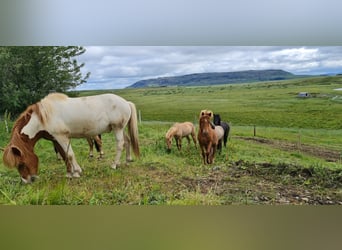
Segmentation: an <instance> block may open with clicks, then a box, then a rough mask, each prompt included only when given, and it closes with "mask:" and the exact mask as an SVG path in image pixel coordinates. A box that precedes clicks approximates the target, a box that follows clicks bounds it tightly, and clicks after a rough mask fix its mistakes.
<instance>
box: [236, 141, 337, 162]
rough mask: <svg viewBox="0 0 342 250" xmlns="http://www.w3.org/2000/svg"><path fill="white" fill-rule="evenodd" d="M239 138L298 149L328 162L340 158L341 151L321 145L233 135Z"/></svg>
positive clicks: (285, 148)
mask: <svg viewBox="0 0 342 250" xmlns="http://www.w3.org/2000/svg"><path fill="white" fill-rule="evenodd" d="M234 138H236V139H239V140H246V141H254V142H257V143H261V144H267V145H269V146H272V147H275V148H279V149H282V150H286V151H300V152H303V153H306V154H309V155H311V156H315V157H318V158H322V159H325V160H326V161H329V162H337V161H339V160H341V153H340V152H338V151H335V150H330V149H326V148H322V147H316V146H311V145H305V144H300V145H298V144H296V143H291V142H286V141H279V140H270V139H265V138H258V137H241V136H236V137H234Z"/></svg>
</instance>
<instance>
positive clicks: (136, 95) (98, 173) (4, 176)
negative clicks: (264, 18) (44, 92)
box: [0, 77, 342, 205]
mask: <svg viewBox="0 0 342 250" xmlns="http://www.w3.org/2000/svg"><path fill="white" fill-rule="evenodd" d="M341 86H342V78H341V77H318V78H312V79H298V80H289V81H282V82H265V83H259V84H239V85H220V86H211V87H198V88H195V87H192V88H182V87H173V88H149V89H123V90H113V91H84V92H80V95H92V94H98V93H102V92H112V93H116V94H118V95H120V96H122V97H124V98H126V99H127V100H130V101H133V102H134V103H135V104H136V106H137V109H138V110H139V111H140V113H141V119H142V122H141V123H140V124H139V138H140V147H141V158H140V159H135V161H134V162H133V163H130V164H129V165H124V164H123V165H122V166H121V167H120V168H119V169H117V170H112V169H110V167H109V166H110V163H111V161H112V160H113V158H114V152H115V147H114V144H115V141H114V137H113V135H112V134H104V135H103V141H104V142H103V144H104V151H105V158H104V159H102V160H100V161H98V160H96V159H89V158H88V156H87V155H88V145H87V142H86V140H84V139H73V140H72V145H73V149H74V151H75V154H76V157H77V160H78V162H79V164H80V165H81V167H82V168H83V171H84V172H83V175H82V176H81V178H79V179H71V180H69V179H66V178H65V174H66V168H65V165H64V163H63V162H62V161H58V160H57V159H56V156H55V154H54V151H53V147H52V143H51V142H48V141H44V140H41V141H39V142H38V143H37V145H36V148H35V150H36V153H37V155H38V156H39V159H40V172H39V175H40V179H39V180H38V181H37V182H35V183H34V184H32V185H22V184H21V183H20V179H19V175H18V173H17V171H16V170H9V169H7V168H5V167H4V166H3V163H2V162H1V163H0V203H1V204H16V205H22V204H43V205H45V204H94V205H100V204H137V205H138V204H141V205H143V204H156V205H157V204H159V205H161V204H170V205H197V204H208V205H218V204H342V191H341V186H342V159H341V158H342V129H341V128H342V123H341V121H342V112H341V111H342V92H341V91H336V90H334V89H337V88H340V87H341ZM302 91H306V92H309V93H311V95H312V98H306V99H302V98H298V97H297V94H298V92H302ZM201 109H212V110H213V111H214V112H215V113H220V115H221V117H222V118H223V120H225V121H229V122H230V124H231V128H232V129H231V133H230V137H229V142H228V147H227V148H224V149H223V152H222V153H221V154H220V155H217V157H216V160H215V163H214V164H213V165H210V166H208V165H203V164H202V159H201V156H200V152H199V149H198V148H197V149H196V148H195V147H194V145H193V144H191V145H190V147H189V148H188V147H187V142H186V140H184V141H183V144H184V145H183V150H182V151H181V152H179V151H177V150H176V149H175V148H176V147H175V146H173V149H172V152H171V153H170V154H168V153H167V152H166V150H165V142H164V135H165V133H166V131H167V130H168V128H169V127H170V126H171V125H172V123H173V122H176V121H192V122H194V123H195V124H196V126H197V120H198V115H199V111H200V110H201ZM10 125H11V124H10ZM254 125H255V126H256V136H254ZM9 138H10V134H8V133H6V128H5V123H4V121H3V120H2V121H1V122H0V140H1V144H0V147H2V148H3V147H5V146H6V144H7V143H8V141H9ZM122 159H124V154H123V157H122Z"/></svg>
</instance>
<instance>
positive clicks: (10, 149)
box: [3, 138, 38, 183]
mask: <svg viewBox="0 0 342 250" xmlns="http://www.w3.org/2000/svg"><path fill="white" fill-rule="evenodd" d="M12 141H13V138H12ZM12 141H11V142H10V144H9V145H8V146H7V147H6V148H5V150H4V155H3V161H4V164H5V165H6V166H7V167H9V168H16V169H17V170H18V172H19V175H20V177H21V180H22V181H23V182H24V183H31V182H33V181H34V180H35V179H36V178H37V173H38V157H37V155H36V154H35V153H34V151H33V147H31V146H30V144H24V143H23V142H20V141H16V143H17V144H14V142H12Z"/></svg>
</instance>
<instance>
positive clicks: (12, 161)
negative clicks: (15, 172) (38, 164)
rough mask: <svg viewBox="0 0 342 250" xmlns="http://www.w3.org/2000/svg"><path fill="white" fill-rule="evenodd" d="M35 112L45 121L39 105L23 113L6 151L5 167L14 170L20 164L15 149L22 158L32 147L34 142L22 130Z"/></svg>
mask: <svg viewBox="0 0 342 250" xmlns="http://www.w3.org/2000/svg"><path fill="white" fill-rule="evenodd" d="M33 112H35V113H36V114H37V116H38V118H39V119H40V121H41V122H43V121H44V118H43V116H42V113H41V112H40V108H39V105H38V104H37V103H35V104H32V105H30V106H28V107H27V108H26V110H25V111H24V112H22V113H21V114H20V115H19V117H18V119H17V120H16V121H15V122H14V124H13V128H12V132H11V140H10V143H9V144H8V145H7V146H6V148H5V149H4V154H3V161H4V164H5V166H7V167H9V168H14V167H15V166H17V165H18V164H19V162H18V158H17V157H16V156H15V154H14V152H13V149H12V148H15V150H17V151H18V152H19V151H20V154H21V156H25V153H26V152H27V151H29V148H30V147H32V143H33V141H32V140H30V139H29V138H28V136H27V135H24V134H22V133H21V130H22V129H23V127H25V125H26V124H27V123H28V122H29V121H30V119H31V115H32V113H33Z"/></svg>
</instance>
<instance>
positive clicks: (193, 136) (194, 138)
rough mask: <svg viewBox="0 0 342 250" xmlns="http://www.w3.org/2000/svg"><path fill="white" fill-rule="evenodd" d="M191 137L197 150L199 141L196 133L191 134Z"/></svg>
mask: <svg viewBox="0 0 342 250" xmlns="http://www.w3.org/2000/svg"><path fill="white" fill-rule="evenodd" d="M191 137H192V140H193V141H194V144H195V148H197V140H196V135H195V132H194V133H191Z"/></svg>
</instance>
